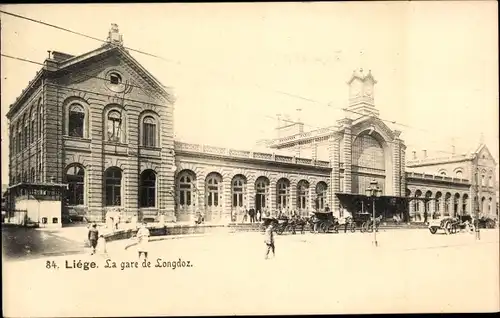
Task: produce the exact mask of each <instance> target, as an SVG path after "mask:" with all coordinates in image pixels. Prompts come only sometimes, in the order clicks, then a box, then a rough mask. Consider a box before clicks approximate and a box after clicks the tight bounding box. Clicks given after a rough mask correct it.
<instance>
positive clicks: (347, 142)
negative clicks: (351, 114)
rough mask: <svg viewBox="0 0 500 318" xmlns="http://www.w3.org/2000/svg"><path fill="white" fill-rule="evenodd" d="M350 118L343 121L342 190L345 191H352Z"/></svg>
mask: <svg viewBox="0 0 500 318" xmlns="http://www.w3.org/2000/svg"><path fill="white" fill-rule="evenodd" d="M351 123H352V120H347V121H345V123H344V140H343V147H344V191H345V192H346V193H351V192H352V174H351V165H352V156H351V152H352V139H353V136H352V130H351Z"/></svg>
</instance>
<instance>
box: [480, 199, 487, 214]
mask: <svg viewBox="0 0 500 318" xmlns="http://www.w3.org/2000/svg"><path fill="white" fill-rule="evenodd" d="M486 203H487V202H486V198H485V197H482V198H481V213H485V212H486V209H487V207H486Z"/></svg>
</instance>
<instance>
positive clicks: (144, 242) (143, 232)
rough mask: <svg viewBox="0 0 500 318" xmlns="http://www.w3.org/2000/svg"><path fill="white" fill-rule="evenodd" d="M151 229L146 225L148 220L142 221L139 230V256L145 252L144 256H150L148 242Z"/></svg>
mask: <svg viewBox="0 0 500 318" xmlns="http://www.w3.org/2000/svg"><path fill="white" fill-rule="evenodd" d="M149 235H150V234H149V230H148V228H147V227H146V222H144V223H142V225H141V228H140V229H139V231H137V251H138V252H139V258H141V255H142V254H144V258H145V259H147V258H148V243H149Z"/></svg>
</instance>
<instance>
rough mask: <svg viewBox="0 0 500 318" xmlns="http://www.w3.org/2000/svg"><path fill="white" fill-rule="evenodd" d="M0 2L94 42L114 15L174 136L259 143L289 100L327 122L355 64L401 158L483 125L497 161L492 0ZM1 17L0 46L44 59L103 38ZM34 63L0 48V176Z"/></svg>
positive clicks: (337, 113)
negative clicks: (167, 113) (12, 118)
mask: <svg viewBox="0 0 500 318" xmlns="http://www.w3.org/2000/svg"><path fill="white" fill-rule="evenodd" d="M0 7H1V10H4V11H8V12H12V13H16V14H19V15H24V16H27V17H30V18H32V19H35V20H41V21H43V22H47V23H51V24H54V25H57V26H61V27H64V28H67V29H70V30H73V31H77V32H80V33H84V34H86V35H90V36H93V37H96V38H99V39H102V40H105V39H106V37H107V34H108V31H109V28H110V25H111V23H116V24H118V26H119V30H120V33H122V34H123V40H124V45H125V46H127V47H130V48H134V49H137V50H141V51H144V52H148V53H152V54H155V55H157V56H160V57H162V59H159V58H155V57H151V56H146V55H143V54H140V53H136V52H131V54H132V56H134V57H135V58H136V59H137V60H138V61H139V62H140V63H141V64H142V65H143V66H144V67H145V68H146V69H148V70H149V71H150V72H151V73H152V74H153V75H154V76H155V77H157V78H158V79H159V80H160V81H161V82H162V83H163V84H164V85H165V86H168V87H171V88H172V89H173V92H174V94H175V96H176V98H177V101H176V103H175V111H174V116H175V118H174V120H175V122H174V125H175V127H174V129H175V136H176V140H179V141H184V142H191V143H201V144H209V145H215V146H222V147H231V148H236V149H257V148H255V147H256V146H255V144H256V141H258V140H261V139H265V138H272V137H275V136H276V131H275V127H276V125H277V115H278V114H282V115H289V116H290V118H291V119H292V120H296V119H297V118H299V112H298V111H297V109H301V111H300V119H301V120H302V121H303V122H304V123H305V129H306V130H312V129H317V128H320V127H324V126H330V125H334V124H335V123H336V120H338V119H340V118H342V117H343V116H344V114H343V112H342V110H341V108H343V107H346V106H347V102H348V92H349V90H348V86H347V83H346V82H347V81H348V80H349V78H350V76H351V74H352V72H353V70H354V69H359V68H363V69H364V70H371V71H372V74H373V76H374V77H375V79H376V80H377V81H378V83H377V85H376V87H375V93H374V96H375V105H376V107H377V108H378V109H379V110H380V118H382V119H384V120H390V121H394V122H395V124H388V126H389V127H391V128H392V129H398V130H401V131H402V135H401V137H402V138H403V139H404V140H405V143H406V145H407V147H408V148H407V158H408V157H410V155H411V152H412V151H413V150H415V151H417V152H418V154H419V155H420V153H421V151H422V150H423V149H426V150H427V152H428V154H429V155H430V156H440V157H443V156H444V157H446V156H449V155H450V151H451V144H452V143H453V144H454V145H455V147H456V150H457V152H465V151H471V150H473V149H474V148H476V147H477V145H478V143H479V141H480V138H481V137H480V136H481V134H482V135H483V140H484V142H485V143H486V144H487V145H488V148H489V149H490V151H491V152H492V154H493V155H494V156H495V159H496V161H497V162H499V160H498V153H499V149H498V115H499V114H498V106H499V99H498V98H499V96H498V84H499V83H498V22H497V21H498V7H497V3H496V1H484V2H481V1H471V2H467V1H460V2H445V1H441V2H427V1H426V2H393V1H387V2H371V3H366V2H364V3H358V2H331V3H324V2H323V3H298V2H297V3H247V4H239V3H238V4H230V3H219V4H43V5H42V4H29V5H2V6H0ZM0 18H1V26H2V28H1V51H2V53H3V54H8V55H12V56H17V57H20V58H24V59H29V60H33V61H37V62H43V61H44V60H45V59H46V58H47V56H48V53H47V51H48V50H56V51H61V52H66V53H69V54H73V55H79V54H82V53H85V52H87V51H91V50H93V49H95V48H97V47H99V46H100V45H101V43H100V42H98V41H96V40H92V39H88V38H85V37H82V36H79V35H76V34H71V33H68V32H65V31H61V30H58V29H55V28H51V27H48V26H44V25H41V24H37V23H33V22H29V21H25V20H20V19H18V18H15V17H11V16H8V15H5V14H1V15H0ZM38 69H40V66H38V65H34V64H29V63H25V62H21V61H16V60H11V59H8V58H4V57H2V58H1V118H2V119H1V124H2V128H1V138H2V145H1V146H2V148H1V149H2V157H1V160H2V180H7V179H8V132H7V120H6V117H5V114H6V113H7V111H8V107H9V105H10V104H12V103H13V102H14V101H15V99H16V98H17V97H18V96H19V95H20V94H21V92H22V90H23V89H24V88H25V87H26V86H27V84H28V82H29V81H30V80H32V79H33V78H34V76H35V73H36V72H37V70H38ZM311 100H312V101H311ZM386 123H387V122H386ZM497 172H498V168H497ZM497 179H498V178H497ZM2 183H4V182H2Z"/></svg>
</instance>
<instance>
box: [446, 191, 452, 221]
mask: <svg viewBox="0 0 500 318" xmlns="http://www.w3.org/2000/svg"><path fill="white" fill-rule="evenodd" d="M450 200H451V193H449V192H448V193H446V195H445V197H444V215H445V216H449V215H450Z"/></svg>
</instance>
